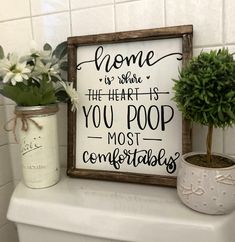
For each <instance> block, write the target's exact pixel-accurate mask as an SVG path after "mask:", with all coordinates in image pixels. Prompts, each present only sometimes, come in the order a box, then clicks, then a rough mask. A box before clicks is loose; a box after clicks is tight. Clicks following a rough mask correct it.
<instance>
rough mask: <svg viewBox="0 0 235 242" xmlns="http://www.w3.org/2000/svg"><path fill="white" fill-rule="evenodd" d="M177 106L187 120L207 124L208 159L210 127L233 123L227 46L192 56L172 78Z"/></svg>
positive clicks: (233, 64) (234, 69) (234, 96)
mask: <svg viewBox="0 0 235 242" xmlns="http://www.w3.org/2000/svg"><path fill="white" fill-rule="evenodd" d="M174 81H175V85H174V87H173V90H174V91H175V96H174V98H173V100H174V101H175V102H176V104H177V107H178V109H179V110H180V111H181V112H182V114H183V116H184V117H185V118H187V119H189V120H191V121H194V122H197V123H200V124H202V125H206V126H208V134H207V141H206V146H207V161H208V162H211V161H212V155H211V147H212V133H213V128H214V127H219V128H220V127H222V128H224V127H227V126H231V125H232V124H233V123H235V61H234V60H233V55H232V54H230V53H229V51H228V49H224V48H223V49H220V50H218V51H216V50H212V51H210V52H209V53H205V52H202V53H201V54H200V55H199V56H197V57H194V58H193V59H192V60H191V61H190V62H189V63H188V64H187V65H186V66H185V67H184V68H183V69H182V70H181V71H180V73H179V79H178V80H174Z"/></svg>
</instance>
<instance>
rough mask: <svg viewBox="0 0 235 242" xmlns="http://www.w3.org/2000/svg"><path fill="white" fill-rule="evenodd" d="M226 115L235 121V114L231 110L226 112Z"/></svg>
mask: <svg viewBox="0 0 235 242" xmlns="http://www.w3.org/2000/svg"><path fill="white" fill-rule="evenodd" d="M226 113H227V114H228V116H229V117H230V118H232V119H234V120H235V115H234V113H233V112H232V111H231V109H228V110H226Z"/></svg>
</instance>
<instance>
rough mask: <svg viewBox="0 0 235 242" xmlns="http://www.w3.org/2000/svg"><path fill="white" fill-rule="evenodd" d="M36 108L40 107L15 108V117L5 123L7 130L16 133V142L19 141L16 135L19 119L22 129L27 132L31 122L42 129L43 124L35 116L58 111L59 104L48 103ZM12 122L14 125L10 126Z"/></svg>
mask: <svg viewBox="0 0 235 242" xmlns="http://www.w3.org/2000/svg"><path fill="white" fill-rule="evenodd" d="M35 108H38V109H32V110H30V109H29V110H21V109H20V108H17V107H16V109H15V111H14V113H15V117H13V118H11V119H10V120H9V121H7V123H6V124H5V125H4V129H5V130H6V131H7V132H12V133H13V135H14V139H15V142H16V143H18V141H17V136H16V127H17V122H18V119H19V120H20V121H21V130H22V131H25V132H27V131H28V130H29V126H30V125H29V124H30V122H31V123H32V124H34V125H35V127H36V128H38V129H40V130H41V129H42V128H43V126H41V125H40V124H39V123H38V122H36V121H35V120H34V119H33V117H37V116H44V115H50V114H53V113H55V112H57V111H58V106H57V105H48V106H36V107H35ZM11 123H13V124H12V127H9V126H10V124H11Z"/></svg>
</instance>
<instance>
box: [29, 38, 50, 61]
mask: <svg viewBox="0 0 235 242" xmlns="http://www.w3.org/2000/svg"><path fill="white" fill-rule="evenodd" d="M30 53H31V55H35V56H38V57H41V58H46V59H49V58H51V56H50V55H51V51H49V50H39V49H38V45H37V43H36V42H35V41H34V40H33V41H31V43H30Z"/></svg>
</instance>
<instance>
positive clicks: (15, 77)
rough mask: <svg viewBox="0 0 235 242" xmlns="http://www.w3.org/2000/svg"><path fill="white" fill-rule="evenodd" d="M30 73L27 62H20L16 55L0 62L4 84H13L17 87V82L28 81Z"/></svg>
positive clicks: (0, 71)
mask: <svg viewBox="0 0 235 242" xmlns="http://www.w3.org/2000/svg"><path fill="white" fill-rule="evenodd" d="M30 72H31V70H30V69H29V68H28V67H27V64H26V62H20V61H19V59H18V56H17V55H16V54H14V53H13V54H10V55H9V56H8V58H5V59H3V60H1V61H0V75H1V76H2V77H3V83H7V82H11V83H12V85H16V83H17V82H23V80H27V79H28V78H29V73H30Z"/></svg>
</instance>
